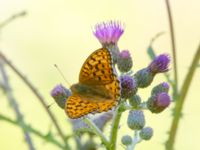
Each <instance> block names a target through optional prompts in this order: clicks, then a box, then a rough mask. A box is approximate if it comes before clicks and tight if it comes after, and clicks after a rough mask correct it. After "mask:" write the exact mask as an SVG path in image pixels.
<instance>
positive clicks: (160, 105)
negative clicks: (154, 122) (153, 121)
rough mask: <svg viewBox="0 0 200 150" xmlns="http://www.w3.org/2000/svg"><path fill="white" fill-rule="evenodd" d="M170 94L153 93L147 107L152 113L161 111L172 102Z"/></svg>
mask: <svg viewBox="0 0 200 150" xmlns="http://www.w3.org/2000/svg"><path fill="white" fill-rule="evenodd" d="M170 101H171V100H170V96H169V95H168V94H167V93H165V92H162V93H159V94H157V95H152V96H151V97H150V98H149V99H148V101H147V107H148V109H149V110H150V111H151V112H152V113H160V112H162V111H163V110H164V109H165V108H167V107H168V106H169V104H170Z"/></svg>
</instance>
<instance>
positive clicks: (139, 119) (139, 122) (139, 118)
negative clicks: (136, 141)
mask: <svg viewBox="0 0 200 150" xmlns="http://www.w3.org/2000/svg"><path fill="white" fill-rule="evenodd" d="M127 124H128V127H129V128H130V129H132V130H141V129H142V128H143V127H144V125H145V118H144V113H143V111H141V110H134V111H133V110H130V111H129V114H128V120H127Z"/></svg>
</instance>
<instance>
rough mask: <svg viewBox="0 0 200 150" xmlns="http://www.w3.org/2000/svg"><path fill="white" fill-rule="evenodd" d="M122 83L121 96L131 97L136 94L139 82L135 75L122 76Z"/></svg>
mask: <svg viewBox="0 0 200 150" xmlns="http://www.w3.org/2000/svg"><path fill="white" fill-rule="evenodd" d="M120 83H121V97H122V98H129V97H131V96H133V95H135V94H136V92H137V84H136V81H135V79H134V78H133V77H131V76H129V75H124V76H121V77H120Z"/></svg>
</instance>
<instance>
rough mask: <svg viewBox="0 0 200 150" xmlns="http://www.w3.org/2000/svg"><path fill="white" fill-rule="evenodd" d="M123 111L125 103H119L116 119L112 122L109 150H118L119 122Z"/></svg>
mask: <svg viewBox="0 0 200 150" xmlns="http://www.w3.org/2000/svg"><path fill="white" fill-rule="evenodd" d="M123 111H124V105H123V104H119V106H118V107H117V109H116V111H115V115H114V120H113V122H112V128H111V135H110V147H109V150H116V143H117V135H118V129H119V123H120V119H121V115H122V112H123Z"/></svg>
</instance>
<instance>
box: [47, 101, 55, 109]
mask: <svg viewBox="0 0 200 150" xmlns="http://www.w3.org/2000/svg"><path fill="white" fill-rule="evenodd" d="M53 104H55V102H52V103H51V104H49V105H47V108H48V109H49V108H50V107H51V106H52V105H53Z"/></svg>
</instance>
